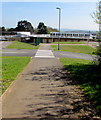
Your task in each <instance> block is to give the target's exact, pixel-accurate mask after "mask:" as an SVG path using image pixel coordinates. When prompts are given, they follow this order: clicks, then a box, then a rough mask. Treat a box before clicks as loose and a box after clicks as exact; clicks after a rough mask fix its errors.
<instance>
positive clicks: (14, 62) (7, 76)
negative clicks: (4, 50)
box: [2, 56, 30, 92]
mask: <svg viewBox="0 0 101 120" xmlns="http://www.w3.org/2000/svg"><path fill="white" fill-rule="evenodd" d="M29 61H30V57H17V56H3V57H2V92H4V91H5V90H6V89H7V88H8V86H9V85H10V84H11V82H12V81H13V80H15V78H16V76H17V75H18V73H20V72H21V71H22V70H23V69H24V67H25V66H26V65H27V64H28V63H29Z"/></svg>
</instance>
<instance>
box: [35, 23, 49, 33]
mask: <svg viewBox="0 0 101 120" xmlns="http://www.w3.org/2000/svg"><path fill="white" fill-rule="evenodd" d="M47 33H48V30H47V26H45V25H44V23H43V22H40V23H39V25H38V27H37V34H47Z"/></svg>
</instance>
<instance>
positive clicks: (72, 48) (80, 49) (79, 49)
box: [51, 45, 95, 55]
mask: <svg viewBox="0 0 101 120" xmlns="http://www.w3.org/2000/svg"><path fill="white" fill-rule="evenodd" d="M51 47H52V49H53V50H56V51H57V50H58V49H57V46H56V45H51ZM60 51H65V52H74V53H83V54H90V55H92V54H94V51H95V49H94V48H92V47H90V46H87V45H60Z"/></svg>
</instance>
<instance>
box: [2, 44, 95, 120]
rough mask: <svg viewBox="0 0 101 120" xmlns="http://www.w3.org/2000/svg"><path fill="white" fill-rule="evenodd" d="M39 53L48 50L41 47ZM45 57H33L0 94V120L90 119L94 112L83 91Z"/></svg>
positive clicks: (54, 62)
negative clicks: (0, 104)
mask: <svg viewBox="0 0 101 120" xmlns="http://www.w3.org/2000/svg"><path fill="white" fill-rule="evenodd" d="M40 50H41V53H42V50H49V51H50V50H51V49H50V48H49V46H45V45H42V46H41V47H40ZM43 52H44V51H43ZM50 52H51V51H50ZM43 54H44V53H43ZM37 55H38V54H37ZM45 55H46V53H45ZM47 56H48V54H47ZM49 56H52V58H51V57H42V56H41V57H40V54H39V57H38V56H37V57H33V58H32V60H31V62H30V63H29V64H28V66H27V67H26V69H25V70H24V71H23V72H22V73H21V74H20V75H19V76H18V77H17V79H16V80H15V81H14V82H13V84H12V85H11V87H10V88H9V89H8V90H7V91H6V93H5V94H4V95H3V99H2V117H3V118H2V120H87V119H89V120H93V116H94V114H95V112H94V109H93V108H92V107H91V105H90V103H89V102H88V101H87V102H86V100H85V98H84V96H83V92H82V91H81V90H80V89H79V87H77V86H76V85H75V84H74V82H73V81H72V78H71V77H70V76H69V73H67V72H66V71H65V70H64V68H63V66H62V65H61V63H60V62H59V60H58V59H57V58H55V57H53V56H54V55H53V54H52V53H51V54H49Z"/></svg>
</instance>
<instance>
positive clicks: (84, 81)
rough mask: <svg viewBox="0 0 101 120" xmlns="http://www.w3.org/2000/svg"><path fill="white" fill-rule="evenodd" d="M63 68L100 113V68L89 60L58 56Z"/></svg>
mask: <svg viewBox="0 0 101 120" xmlns="http://www.w3.org/2000/svg"><path fill="white" fill-rule="evenodd" d="M60 61H61V62H62V64H63V65H64V67H65V69H66V70H68V71H69V72H70V75H71V76H72V77H73V78H74V80H75V82H76V83H77V84H79V85H80V87H81V88H82V90H83V91H84V93H85V95H86V96H87V98H88V100H90V101H91V102H92V104H93V105H94V107H95V108H96V109H97V111H98V114H100V113H101V68H99V67H98V66H97V65H95V64H93V63H92V62H91V61H89V60H81V59H72V58H60Z"/></svg>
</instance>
